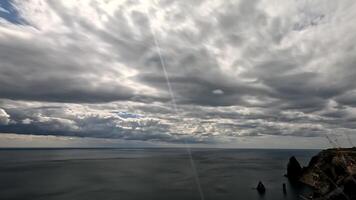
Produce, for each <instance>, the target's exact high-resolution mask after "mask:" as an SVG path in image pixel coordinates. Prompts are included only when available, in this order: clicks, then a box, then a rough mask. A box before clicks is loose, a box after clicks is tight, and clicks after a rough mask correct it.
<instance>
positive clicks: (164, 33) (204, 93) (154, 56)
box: [0, 0, 356, 143]
mask: <svg viewBox="0 0 356 200" xmlns="http://www.w3.org/2000/svg"><path fill="white" fill-rule="evenodd" d="M355 17H356V2H355V1H353V0H340V1H333V0H313V1H311V0H310V1H309V0H288V1H285V0H243V1H242V0H241V1H237V0H236V1H225V0H221V1H208V0H205V1H200V0H194V1H191V0H187V1H173V0H161V1H145V0H144V1H136V0H127V1H105V0H96V1H94V0H91V1H88V0H82V1H80V0H77V1H74V0H73V1H51V0H47V1H45V0H26V1H23V0H15V1H1V3H0V61H1V62H0V132H3V133H17V134H35V135H59V136H79V137H94V138H116V139H125V140H143V141H163V142H172V143H176V142H182V141H183V140H184V141H188V142H192V143H219V142H224V141H230V140H231V139H232V138H248V137H258V136H268V135H275V136H280V137H282V136H296V137H323V136H324V135H325V134H335V133H336V134H345V133H346V134H352V133H354V132H355V129H356V57H355V55H356V46H355V45H356V34H355V33H356V23H355V22H354V19H355ZM155 40H156V41H157V45H156V42H155ZM158 50H160V52H161V55H159V53H158V52H159V51H158ZM161 58H162V61H163V62H164V64H165V66H166V71H167V73H168V75H169V79H170V84H171V88H172V91H173V93H174V94H173V96H174V97H175V102H176V103H177V109H178V112H175V111H174V109H173V108H172V99H171V95H170V93H169V88H168V87H167V82H166V77H165V75H164V71H163V69H162V65H161Z"/></svg>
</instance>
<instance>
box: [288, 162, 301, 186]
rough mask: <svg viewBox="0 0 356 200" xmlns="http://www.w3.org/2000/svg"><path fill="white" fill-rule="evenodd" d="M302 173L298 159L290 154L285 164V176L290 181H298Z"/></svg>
mask: <svg viewBox="0 0 356 200" xmlns="http://www.w3.org/2000/svg"><path fill="white" fill-rule="evenodd" d="M301 175H302V167H301V166H300V164H299V162H298V160H297V159H296V158H295V157H294V156H292V157H290V158H289V162H288V166H287V177H288V179H289V180H291V181H298V180H299V178H300V177H301Z"/></svg>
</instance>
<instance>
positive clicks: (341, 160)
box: [287, 148, 356, 200]
mask: <svg viewBox="0 0 356 200" xmlns="http://www.w3.org/2000/svg"><path fill="white" fill-rule="evenodd" d="M294 159H295V158H294ZM294 159H292V158H291V159H290V161H289V164H288V169H287V170H288V171H287V176H288V178H292V177H293V179H294V178H296V180H297V181H299V182H302V183H304V184H306V185H309V186H311V187H312V188H313V189H314V193H313V195H312V198H311V199H314V200H319V199H320V200H321V199H323V200H334V199H335V200H344V199H345V200H346V199H348V200H356V148H350V149H327V150H323V151H321V152H320V153H319V154H318V155H316V156H314V157H313V158H312V159H311V160H310V162H309V164H308V166H307V167H304V168H302V169H301V170H300V174H299V178H297V177H298V172H299V167H300V165H299V167H298V164H299V163H298V164H297V162H298V161H296V160H295V161H296V162H295V161H294Z"/></svg>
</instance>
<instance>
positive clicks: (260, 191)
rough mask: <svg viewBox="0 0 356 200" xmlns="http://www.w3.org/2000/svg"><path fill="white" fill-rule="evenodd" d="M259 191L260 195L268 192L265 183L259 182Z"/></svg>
mask: <svg viewBox="0 0 356 200" xmlns="http://www.w3.org/2000/svg"><path fill="white" fill-rule="evenodd" d="M257 191H258V193H260V194H264V193H265V192H266V188H265V186H264V185H263V183H262V182H261V181H260V182H258V185H257Z"/></svg>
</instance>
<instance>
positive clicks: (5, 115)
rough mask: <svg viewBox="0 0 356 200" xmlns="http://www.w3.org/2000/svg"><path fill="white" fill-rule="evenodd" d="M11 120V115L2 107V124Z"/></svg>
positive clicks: (0, 111) (0, 112)
mask: <svg viewBox="0 0 356 200" xmlns="http://www.w3.org/2000/svg"><path fill="white" fill-rule="evenodd" d="M9 122H10V115H8V114H7V113H6V112H5V110H4V109H1V108H0V125H7V124H8V123H9Z"/></svg>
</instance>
